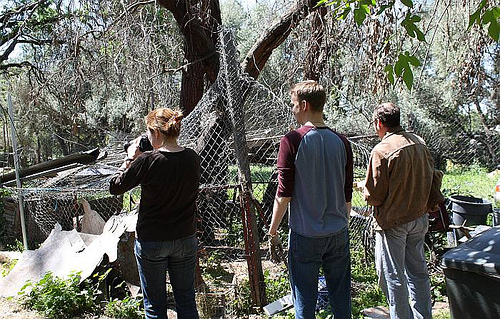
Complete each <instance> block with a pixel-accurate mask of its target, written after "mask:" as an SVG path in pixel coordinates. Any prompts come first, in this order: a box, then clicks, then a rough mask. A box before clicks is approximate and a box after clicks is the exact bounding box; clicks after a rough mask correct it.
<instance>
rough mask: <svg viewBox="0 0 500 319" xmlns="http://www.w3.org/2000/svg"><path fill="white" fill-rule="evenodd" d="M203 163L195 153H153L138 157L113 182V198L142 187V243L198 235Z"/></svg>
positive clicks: (139, 227)
mask: <svg viewBox="0 0 500 319" xmlns="http://www.w3.org/2000/svg"><path fill="white" fill-rule="evenodd" d="M199 182H200V160H199V157H198V155H197V154H196V152H195V151H193V150H192V149H189V148H186V149H184V150H183V151H180V152H165V151H158V150H153V151H150V152H145V153H143V154H141V155H139V156H138V157H137V158H136V159H135V160H134V161H133V162H132V163H131V164H130V167H129V168H128V169H126V170H125V171H118V172H117V174H116V175H115V176H113V178H112V179H111V180H110V185H109V191H110V193H111V194H113V195H118V194H123V193H124V192H126V191H128V190H130V189H132V188H134V187H136V186H138V185H141V200H140V204H139V208H138V213H139V216H138V220H137V226H136V232H137V238H138V239H139V240H142V241H167V240H175V239H181V238H185V237H188V236H191V235H193V234H194V233H195V231H196V226H195V220H196V218H195V215H196V197H197V193H198V187H199Z"/></svg>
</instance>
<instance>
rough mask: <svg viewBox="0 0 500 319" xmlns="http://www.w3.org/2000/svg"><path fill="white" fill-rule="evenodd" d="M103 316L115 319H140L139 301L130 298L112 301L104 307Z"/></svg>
mask: <svg viewBox="0 0 500 319" xmlns="http://www.w3.org/2000/svg"><path fill="white" fill-rule="evenodd" d="M105 314H106V316H109V317H112V318H116V319H140V318H142V310H141V301H140V300H137V299H134V298H130V297H125V298H124V299H123V300H119V299H115V300H112V301H110V302H109V303H108V304H107V305H106V310H105Z"/></svg>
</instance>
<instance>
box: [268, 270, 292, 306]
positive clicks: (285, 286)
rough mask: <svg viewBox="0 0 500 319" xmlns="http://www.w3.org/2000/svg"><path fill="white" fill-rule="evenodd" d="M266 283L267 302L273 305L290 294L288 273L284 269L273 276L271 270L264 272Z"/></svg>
mask: <svg viewBox="0 0 500 319" xmlns="http://www.w3.org/2000/svg"><path fill="white" fill-rule="evenodd" d="M264 282H265V283H266V296H267V302H268V303H271V302H273V301H275V300H278V299H279V298H281V297H284V296H286V295H288V294H289V293H290V282H289V281H288V272H287V271H286V270H285V269H283V270H282V271H280V272H276V273H274V274H273V275H271V273H270V272H269V270H265V271H264Z"/></svg>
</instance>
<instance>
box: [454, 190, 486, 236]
mask: <svg viewBox="0 0 500 319" xmlns="http://www.w3.org/2000/svg"><path fill="white" fill-rule="evenodd" d="M449 199H450V203H451V205H450V206H451V208H450V210H451V212H452V219H453V224H454V225H464V224H465V226H472V225H486V220H487V219H488V214H490V213H491V211H492V205H491V202H490V201H487V200H485V199H482V198H477V197H472V196H461V195H454V196H450V198H449ZM458 234H459V237H462V236H463V235H464V234H462V232H461V231H458Z"/></svg>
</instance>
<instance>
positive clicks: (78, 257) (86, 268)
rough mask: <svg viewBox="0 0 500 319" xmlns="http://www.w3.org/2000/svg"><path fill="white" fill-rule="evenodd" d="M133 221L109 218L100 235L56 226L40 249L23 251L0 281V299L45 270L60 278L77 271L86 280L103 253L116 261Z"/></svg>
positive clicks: (131, 218)
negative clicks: (123, 238) (122, 241)
mask: <svg viewBox="0 0 500 319" xmlns="http://www.w3.org/2000/svg"><path fill="white" fill-rule="evenodd" d="M136 218H137V215H136V214H133V213H131V214H120V215H116V216H112V217H111V218H110V219H109V220H108V221H107V222H106V224H105V226H104V230H103V233H102V234H101V235H90V234H80V233H78V232H77V231H76V230H70V231H63V230H62V228H61V226H60V225H59V224H56V226H55V227H54V229H53V230H52V232H51V233H50V235H49V237H48V238H47V239H46V240H45V241H44V242H43V244H42V245H41V246H40V248H38V249H36V250H28V251H24V252H23V253H22V254H21V258H20V259H19V260H18V262H17V264H16V265H15V266H14V268H13V269H12V270H11V271H10V273H9V274H8V275H7V276H6V277H4V278H0V296H4V297H8V296H15V295H17V293H18V292H19V291H20V290H21V288H22V287H23V286H24V284H25V283H26V281H27V280H31V281H32V282H38V281H39V280H40V279H41V278H42V277H43V276H44V275H45V274H46V273H48V272H49V271H50V272H52V273H53V274H54V275H55V276H57V277H62V278H66V277H67V276H68V275H69V274H70V273H72V272H81V278H82V280H84V279H86V278H87V277H88V276H90V275H91V274H92V272H93V271H94V269H95V268H96V267H97V266H98V265H99V264H100V263H101V261H102V260H103V257H104V254H106V255H108V258H109V261H110V262H113V261H115V260H116V259H117V247H118V242H119V240H120V236H121V235H122V234H123V233H124V232H125V231H126V230H127V231H134V230H135V222H136ZM82 237H84V238H85V241H84V240H83V239H82Z"/></svg>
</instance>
